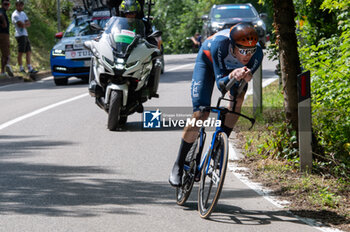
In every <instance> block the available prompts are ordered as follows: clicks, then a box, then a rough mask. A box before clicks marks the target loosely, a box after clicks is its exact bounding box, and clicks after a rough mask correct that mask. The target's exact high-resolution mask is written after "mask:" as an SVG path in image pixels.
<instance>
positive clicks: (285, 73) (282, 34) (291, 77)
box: [273, 0, 301, 131]
mask: <svg viewBox="0 0 350 232" xmlns="http://www.w3.org/2000/svg"><path fill="white" fill-rule="evenodd" d="M273 8H274V14H273V18H274V23H273V26H274V28H275V30H276V36H277V41H276V42H277V44H278V47H279V54H280V65H281V74H282V83H283V94H284V110H285V113H286V119H287V121H288V123H290V124H292V127H293V130H296V131H298V95H297V75H298V74H300V72H301V69H300V60H299V54H298V43H297V36H296V34H295V21H294V17H295V11H294V5H293V0H284V1H279V0H273Z"/></svg>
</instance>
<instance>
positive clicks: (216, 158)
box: [176, 79, 255, 218]
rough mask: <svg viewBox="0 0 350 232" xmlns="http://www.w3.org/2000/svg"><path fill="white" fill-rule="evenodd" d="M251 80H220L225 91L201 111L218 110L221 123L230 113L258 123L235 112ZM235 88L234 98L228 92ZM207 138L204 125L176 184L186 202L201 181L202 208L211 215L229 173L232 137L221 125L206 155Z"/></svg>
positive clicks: (203, 214)
mask: <svg viewBox="0 0 350 232" xmlns="http://www.w3.org/2000/svg"><path fill="white" fill-rule="evenodd" d="M246 84H247V83H246V82H245V81H244V80H242V81H237V80H235V79H231V80H230V81H229V82H228V83H227V84H225V83H224V82H221V83H220V87H221V94H222V96H221V97H219V99H218V102H217V105H216V107H210V106H206V107H200V110H201V112H214V113H217V119H218V120H221V122H222V123H221V125H223V122H225V116H226V114H228V113H232V114H236V115H239V116H241V117H243V118H246V119H248V120H249V121H250V122H251V127H250V128H252V127H253V125H254V123H255V119H254V118H250V117H248V116H245V115H243V114H241V113H239V112H235V111H234V109H235V108H236V104H237V97H238V96H239V94H240V93H241V92H242V91H243V89H244V87H245V85H246ZM231 88H234V91H233V92H234V93H235V94H234V96H233V99H232V100H231V99H227V98H225V94H226V92H227V91H229V90H230V89H231ZM223 100H224V101H229V102H233V108H232V109H233V110H229V109H227V108H226V107H222V106H220V103H221V101H223ZM205 140H206V132H205V128H204V127H201V128H200V131H199V135H198V137H197V139H196V140H195V142H194V143H193V145H192V147H191V149H190V151H189V152H188V154H187V156H186V160H185V165H184V171H183V175H182V183H183V184H182V186H180V187H177V188H176V203H177V204H178V205H184V204H185V202H186V201H187V199H188V197H189V196H190V194H191V191H192V187H193V184H194V182H195V181H199V190H198V210H199V215H200V217H201V218H208V217H209V216H210V214H211V213H212V212H213V210H214V207H215V205H216V204H217V202H218V200H219V197H220V194H221V190H222V187H223V184H224V180H225V174H226V169H227V163H228V150H229V146H228V138H227V135H226V134H225V132H224V130H223V129H222V127H221V126H219V127H217V128H216V130H215V132H214V134H213V136H212V140H211V143H210V146H209V147H208V150H207V151H206V153H205V154H204V155H203V157H202V151H203V148H204V144H205Z"/></svg>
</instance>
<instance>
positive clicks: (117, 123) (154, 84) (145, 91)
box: [84, 16, 162, 131]
mask: <svg viewBox="0 0 350 232" xmlns="http://www.w3.org/2000/svg"><path fill="white" fill-rule="evenodd" d="M91 26H92V27H96V28H95V29H99V30H102V28H98V25H91ZM159 36H161V32H160V31H154V32H153V33H151V34H150V35H148V36H147V37H146V35H145V25H144V23H143V22H142V21H141V20H139V19H136V18H122V17H117V16H113V17H112V18H111V19H110V20H109V21H108V23H107V24H106V27H105V28H104V31H103V33H102V35H101V36H100V38H99V40H98V41H95V40H90V41H86V42H84V46H85V47H86V48H87V49H89V50H90V51H91V52H92V54H93V55H92V57H91V64H90V74H89V93H90V95H91V96H92V97H94V98H95V102H96V104H97V105H98V106H99V107H100V108H101V109H103V110H105V111H106V112H107V113H108V122H107V127H108V129H109V130H111V131H114V130H117V129H118V128H121V127H123V126H124V125H125V123H126V121H127V117H128V115H131V114H133V113H135V112H138V113H142V112H143V105H142V104H143V103H144V102H146V101H147V100H149V99H151V98H152V97H159V96H158V94H157V90H158V84H159V78H160V73H161V58H162V57H161V52H160V50H159V49H158V47H157V46H155V45H154V44H152V43H149V42H148V40H154V39H155V38H156V37H159Z"/></svg>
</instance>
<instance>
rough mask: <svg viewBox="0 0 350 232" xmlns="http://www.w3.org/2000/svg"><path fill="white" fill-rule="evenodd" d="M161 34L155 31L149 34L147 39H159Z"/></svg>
mask: <svg viewBox="0 0 350 232" xmlns="http://www.w3.org/2000/svg"><path fill="white" fill-rule="evenodd" d="M162 34H163V32H161V31H159V30H156V31H154V32H152V34H150V35H149V36H148V37H159V36H161V35H162Z"/></svg>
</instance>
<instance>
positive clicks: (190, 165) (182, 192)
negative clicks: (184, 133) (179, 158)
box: [176, 138, 199, 205]
mask: <svg viewBox="0 0 350 232" xmlns="http://www.w3.org/2000/svg"><path fill="white" fill-rule="evenodd" d="M198 143H199V138H197V140H196V141H195V142H194V143H193V145H192V147H191V150H190V151H189V152H188V153H187V156H186V159H185V167H184V171H183V174H182V186H181V187H177V188H176V204H178V205H184V204H185V202H186V201H187V199H188V198H189V196H190V195H191V191H192V187H193V184H194V178H195V173H196V168H197V162H196V157H197V154H198V151H199V145H198Z"/></svg>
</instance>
